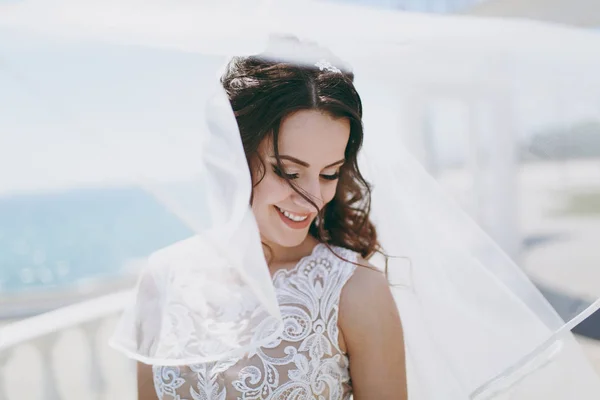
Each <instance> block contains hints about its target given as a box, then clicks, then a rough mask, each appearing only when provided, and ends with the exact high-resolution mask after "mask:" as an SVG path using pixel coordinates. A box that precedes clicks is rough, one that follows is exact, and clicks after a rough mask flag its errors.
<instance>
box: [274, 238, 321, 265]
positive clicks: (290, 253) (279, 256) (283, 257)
mask: <svg viewBox="0 0 600 400" xmlns="http://www.w3.org/2000/svg"><path fill="white" fill-rule="evenodd" d="M262 242H263V251H264V253H265V258H266V260H267V262H268V264H269V269H273V268H274V269H278V268H279V267H280V266H281V265H285V264H290V263H293V264H295V263H297V262H298V261H299V260H300V259H301V258H302V257H304V256H307V255H309V254H310V253H311V252H312V251H313V248H314V247H315V246H316V245H317V244H318V243H319V242H318V241H317V239H315V238H314V237H312V236H311V235H308V236H307V237H306V239H304V241H303V242H302V243H300V244H299V245H298V246H294V247H284V246H281V245H277V244H275V243H271V242H269V241H266V240H264V239H263V240H262Z"/></svg>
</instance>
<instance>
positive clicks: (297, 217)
mask: <svg viewBox="0 0 600 400" xmlns="http://www.w3.org/2000/svg"><path fill="white" fill-rule="evenodd" d="M275 207H277V206H275ZM277 209H278V210H279V212H281V213H282V214H283V215H285V216H286V217H287V218H289V219H291V220H292V221H294V222H302V221H304V220H306V219H307V218H308V215H309V214H305V215H301V214H294V213H291V212H289V211H286V210H284V209H283V208H279V207H277Z"/></svg>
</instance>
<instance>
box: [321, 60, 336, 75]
mask: <svg viewBox="0 0 600 400" xmlns="http://www.w3.org/2000/svg"><path fill="white" fill-rule="evenodd" d="M315 67H318V68H319V70H321V71H328V72H335V73H338V74H341V73H342V71H341V70H340V69H339V68H337V67H336V66H334V65H333V64H332V63H330V62H329V61H327V60H319V61H317V62H316V63H315Z"/></svg>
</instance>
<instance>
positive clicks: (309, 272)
mask: <svg viewBox="0 0 600 400" xmlns="http://www.w3.org/2000/svg"><path fill="white" fill-rule="evenodd" d="M331 248H332V249H333V250H334V251H335V252H336V254H338V255H339V256H341V257H342V258H344V259H345V260H348V261H350V262H347V261H343V260H341V259H340V258H338V257H337V256H335V255H334V254H332V253H331V251H330V250H329V249H328V248H327V246H325V245H323V244H317V246H315V248H314V249H313V251H312V254H310V255H308V256H306V257H304V258H302V259H301V260H300V261H299V262H298V263H297V264H296V266H295V267H294V268H292V269H291V270H278V271H276V272H275V274H274V275H273V284H274V287H275V292H276V295H277V301H278V303H279V307H280V309H281V314H282V317H283V322H284V329H283V333H282V335H281V336H280V337H278V338H277V339H275V340H274V341H273V342H271V343H269V344H268V345H266V346H264V347H261V348H259V349H257V351H256V352H254V353H251V354H247V355H245V356H244V357H241V358H236V359H230V360H226V361H219V362H213V363H206V364H199V365H192V366H185V367H171V366H169V367H164V366H154V367H153V375H154V387H155V389H156V393H157V395H158V398H159V399H161V400H163V399H164V400H167V399H176V400H238V399H239V400H313V399H314V400H348V399H350V398H351V394H352V385H351V382H350V374H349V363H348V357H347V355H346V354H345V353H344V352H343V351H342V350H341V349H340V347H339V342H338V333H339V329H338V310H339V300H340V294H341V291H342V288H343V286H344V284H345V283H346V282H347V281H348V279H349V278H350V277H351V276H352V274H353V273H354V270H355V269H356V266H355V265H354V264H352V262H356V261H357V258H358V257H357V254H356V253H354V252H352V251H350V250H347V249H344V248H340V247H335V246H331Z"/></svg>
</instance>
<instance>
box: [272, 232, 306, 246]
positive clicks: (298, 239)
mask: <svg viewBox="0 0 600 400" xmlns="http://www.w3.org/2000/svg"><path fill="white" fill-rule="evenodd" d="M307 236H308V231H306V232H305V233H304V235H299V234H296V235H280V236H278V237H277V240H274V241H273V243H275V244H277V245H279V246H281V247H297V246H300V245H301V244H302V243H304V241H305V240H306V237H307Z"/></svg>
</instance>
